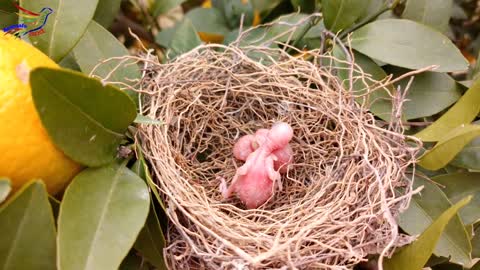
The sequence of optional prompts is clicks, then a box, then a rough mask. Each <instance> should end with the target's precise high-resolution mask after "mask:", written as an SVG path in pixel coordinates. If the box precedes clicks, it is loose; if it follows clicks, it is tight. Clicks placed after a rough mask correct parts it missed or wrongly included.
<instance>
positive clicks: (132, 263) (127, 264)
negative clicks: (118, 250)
mask: <svg viewBox="0 0 480 270" xmlns="http://www.w3.org/2000/svg"><path fill="white" fill-rule="evenodd" d="M118 270H151V267H150V265H149V264H148V263H146V262H145V260H144V259H143V258H141V257H139V256H137V255H136V254H135V252H132V251H131V252H130V253H129V254H128V256H127V257H125V259H124V260H123V261H122V264H121V265H120V267H119V268H118Z"/></svg>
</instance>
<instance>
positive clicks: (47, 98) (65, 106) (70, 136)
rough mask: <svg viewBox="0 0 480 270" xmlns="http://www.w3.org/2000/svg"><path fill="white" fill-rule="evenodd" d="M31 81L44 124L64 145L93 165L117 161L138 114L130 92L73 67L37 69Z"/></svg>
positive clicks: (62, 145)
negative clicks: (106, 83)
mask: <svg viewBox="0 0 480 270" xmlns="http://www.w3.org/2000/svg"><path fill="white" fill-rule="evenodd" d="M30 84H31V86H32V96H33V100H34V103H35V107H36V108H37V111H38V112H39V115H40V119H41V120H42V124H43V126H44V127H45V128H46V130H47V131H48V134H49V135H50V137H51V139H52V140H53V142H54V143H55V144H56V145H57V146H58V147H59V148H60V149H62V150H63V151H64V152H65V153H66V154H67V155H68V156H69V157H71V158H72V159H73V160H75V161H78V162H80V163H82V164H84V165H87V166H101V165H103V164H106V163H108V162H111V161H113V159H114V158H115V156H116V151H117V147H118V145H119V144H120V142H121V141H122V140H123V138H124V136H123V133H124V132H125V131H126V129H127V127H128V125H130V124H131V123H132V122H133V120H134V119H135V116H136V108H135V104H134V103H133V101H132V100H131V99H130V98H129V97H128V96H127V94H125V93H124V92H122V91H120V90H119V89H117V88H115V87H113V86H110V85H106V86H103V85H102V84H101V83H100V82H99V81H98V80H95V79H92V78H88V77H86V76H85V75H83V74H81V73H79V72H74V71H68V70H55V69H48V68H38V69H35V70H33V71H32V72H31V73H30Z"/></svg>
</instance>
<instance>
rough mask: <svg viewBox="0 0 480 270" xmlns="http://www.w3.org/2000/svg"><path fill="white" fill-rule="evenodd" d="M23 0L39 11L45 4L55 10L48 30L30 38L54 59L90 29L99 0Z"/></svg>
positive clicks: (59, 57) (30, 7)
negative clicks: (88, 27) (89, 25)
mask: <svg viewBox="0 0 480 270" xmlns="http://www.w3.org/2000/svg"><path fill="white" fill-rule="evenodd" d="M20 4H21V6H23V7H24V8H26V9H28V10H31V11H34V12H40V11H41V10H42V9H43V8H45V7H48V8H51V9H52V10H53V13H52V14H50V15H49V16H48V19H47V21H46V24H45V26H44V27H43V29H44V30H45V33H44V34H41V35H37V36H33V37H30V39H31V40H32V43H33V44H34V45H35V47H37V48H39V49H40V50H41V51H42V52H44V53H45V54H46V55H48V56H49V57H50V58H52V59H53V60H55V61H60V60H61V59H62V58H63V57H65V56H66V55H67V54H68V53H69V52H70V50H72V49H73V47H75V44H77V42H78V41H79V40H80V38H81V37H82V35H83V33H85V31H86V30H87V26H88V24H89V23H90V21H91V20H92V18H93V15H94V13H95V9H96V7H97V4H98V0H83V1H78V0H61V1H53V0H35V1H31V0H21V1H20Z"/></svg>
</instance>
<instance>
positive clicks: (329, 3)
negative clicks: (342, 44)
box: [322, 0, 370, 33]
mask: <svg viewBox="0 0 480 270" xmlns="http://www.w3.org/2000/svg"><path fill="white" fill-rule="evenodd" d="M369 2H370V0H323V1H322V11H323V15H324V17H325V18H324V21H325V27H326V28H327V29H329V30H330V31H332V32H334V33H337V32H338V31H340V30H344V29H346V28H347V27H349V26H351V25H353V23H354V22H355V21H356V20H357V19H358V18H360V16H362V15H363V14H364V13H365V10H366V8H367V7H368V5H369Z"/></svg>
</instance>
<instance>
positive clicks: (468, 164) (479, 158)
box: [450, 121, 480, 171]
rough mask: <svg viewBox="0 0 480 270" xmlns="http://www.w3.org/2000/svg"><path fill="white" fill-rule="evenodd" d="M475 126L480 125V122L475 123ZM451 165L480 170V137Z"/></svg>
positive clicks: (468, 145) (467, 146) (466, 147)
mask: <svg viewBox="0 0 480 270" xmlns="http://www.w3.org/2000/svg"><path fill="white" fill-rule="evenodd" d="M473 124H476V125H479V124H480V121H475V122H473ZM450 164H452V165H454V166H457V167H461V168H466V169H471V170H477V171H478V170H480V137H477V138H475V139H473V140H472V141H471V142H470V143H468V144H467V145H466V146H465V147H464V148H463V149H462V151H460V153H458V154H457V155H456V156H455V158H454V159H453V160H452V161H451V162H450Z"/></svg>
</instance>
